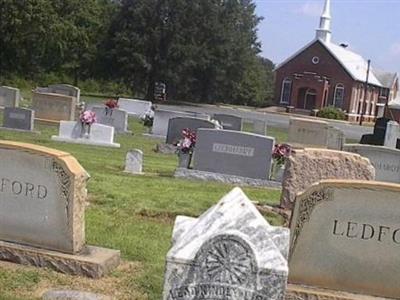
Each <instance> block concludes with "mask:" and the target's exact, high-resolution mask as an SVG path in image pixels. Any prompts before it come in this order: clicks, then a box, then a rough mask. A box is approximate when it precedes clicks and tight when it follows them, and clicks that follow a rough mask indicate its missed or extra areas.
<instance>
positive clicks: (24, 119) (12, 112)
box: [3, 107, 35, 131]
mask: <svg viewBox="0 0 400 300" xmlns="http://www.w3.org/2000/svg"><path fill="white" fill-rule="evenodd" d="M34 116H35V112H34V111H33V110H31V109H26V108H13V107H6V108H5V109H4V114H3V127H5V128H8V129H16V130H25V131H33V126H34Z"/></svg>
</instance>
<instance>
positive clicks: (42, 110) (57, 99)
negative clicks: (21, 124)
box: [32, 90, 77, 122]
mask: <svg viewBox="0 0 400 300" xmlns="http://www.w3.org/2000/svg"><path fill="white" fill-rule="evenodd" d="M32 94H33V98H32V109H33V110H34V111H35V118H37V119H41V120H49V121H57V122H59V121H63V120H64V121H73V120H75V112H76V105H77V102H76V101H77V100H76V98H75V97H72V96H66V95H59V94H49V93H42V92H39V91H36V90H35V91H33V92H32Z"/></svg>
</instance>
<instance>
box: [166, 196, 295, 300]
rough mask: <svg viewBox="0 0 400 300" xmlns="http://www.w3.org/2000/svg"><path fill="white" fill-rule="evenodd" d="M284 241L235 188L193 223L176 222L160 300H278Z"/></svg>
mask: <svg viewBox="0 0 400 300" xmlns="http://www.w3.org/2000/svg"><path fill="white" fill-rule="evenodd" d="M288 238H289V237H288V230H287V229H286V228H283V227H273V226H271V225H269V224H268V222H267V221H266V220H265V218H264V217H263V216H262V215H261V214H260V213H259V212H258V211H257V209H256V208H255V207H254V205H253V204H252V203H251V201H250V200H249V199H248V198H247V197H246V195H245V194H244V193H243V192H242V191H241V190H240V189H239V188H235V189H234V190H232V191H231V192H230V193H229V194H227V195H226V196H225V197H223V198H222V199H221V200H220V201H219V203H218V204H216V205H215V206H213V207H212V208H210V209H209V210H208V211H206V212H205V213H204V214H202V215H201V216H200V217H199V218H198V219H194V218H187V217H177V219H176V222H175V227H174V232H173V238H172V240H173V245H172V248H171V249H170V251H169V252H168V254H167V264H166V271H165V281H164V293H163V299H164V300H178V299H179V300H194V299H196V300H206V299H213V300H225V299H232V300H243V299H259V300H278V299H283V296H284V292H285V289H286V280H287V273H288V269H287V258H286V257H287V248H288Z"/></svg>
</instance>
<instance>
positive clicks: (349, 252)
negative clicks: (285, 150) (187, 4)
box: [289, 180, 400, 299]
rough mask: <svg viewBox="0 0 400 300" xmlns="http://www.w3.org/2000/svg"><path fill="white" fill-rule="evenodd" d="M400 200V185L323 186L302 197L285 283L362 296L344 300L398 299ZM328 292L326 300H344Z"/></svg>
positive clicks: (324, 183)
mask: <svg viewBox="0 0 400 300" xmlns="http://www.w3.org/2000/svg"><path fill="white" fill-rule="evenodd" d="M399 194H400V185H394V184H385V183H379V182H373V181H347V180H329V181H321V182H320V183H318V184H315V185H313V186H311V187H309V188H308V189H307V190H306V191H305V192H304V193H302V194H300V195H299V196H298V197H297V198H296V206H295V209H294V212H293V217H292V220H291V229H290V232H291V242H290V257H289V269H290V274H289V282H290V283H295V284H299V285H301V286H311V287H320V288H323V289H327V290H336V291H341V292H343V291H344V292H349V293H357V294H361V295H358V296H357V298H349V297H345V299H364V298H365V297H366V296H376V297H384V298H398V296H399V295H400V285H399V280H398V279H399V276H400V270H399V268H398V267H397V266H398V265H400V256H399V255H398V253H399V245H400V225H399V215H400V202H399ZM327 290H324V291H325V293H324V294H325V297H326V299H343V298H341V297H340V295H339V296H338V297H337V298H336V297H332V298H330V297H327ZM324 299H325V298H324ZM366 299H367V298H366ZM368 299H370V298H368ZM379 299H382V298H379Z"/></svg>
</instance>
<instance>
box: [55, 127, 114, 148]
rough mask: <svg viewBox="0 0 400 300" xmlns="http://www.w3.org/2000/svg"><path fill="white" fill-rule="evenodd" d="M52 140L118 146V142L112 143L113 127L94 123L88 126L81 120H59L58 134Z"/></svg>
mask: <svg viewBox="0 0 400 300" xmlns="http://www.w3.org/2000/svg"><path fill="white" fill-rule="evenodd" d="M51 139H52V140H54V141H58V142H67V143H75V144H87V145H94V146H103V147H113V148H119V147H120V144H117V143H114V127H111V126H107V125H102V124H97V123H94V124H92V125H91V126H90V128H88V127H87V126H83V125H82V123H81V122H75V121H61V122H60V130H59V134H58V136H54V135H53V136H52V137H51Z"/></svg>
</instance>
